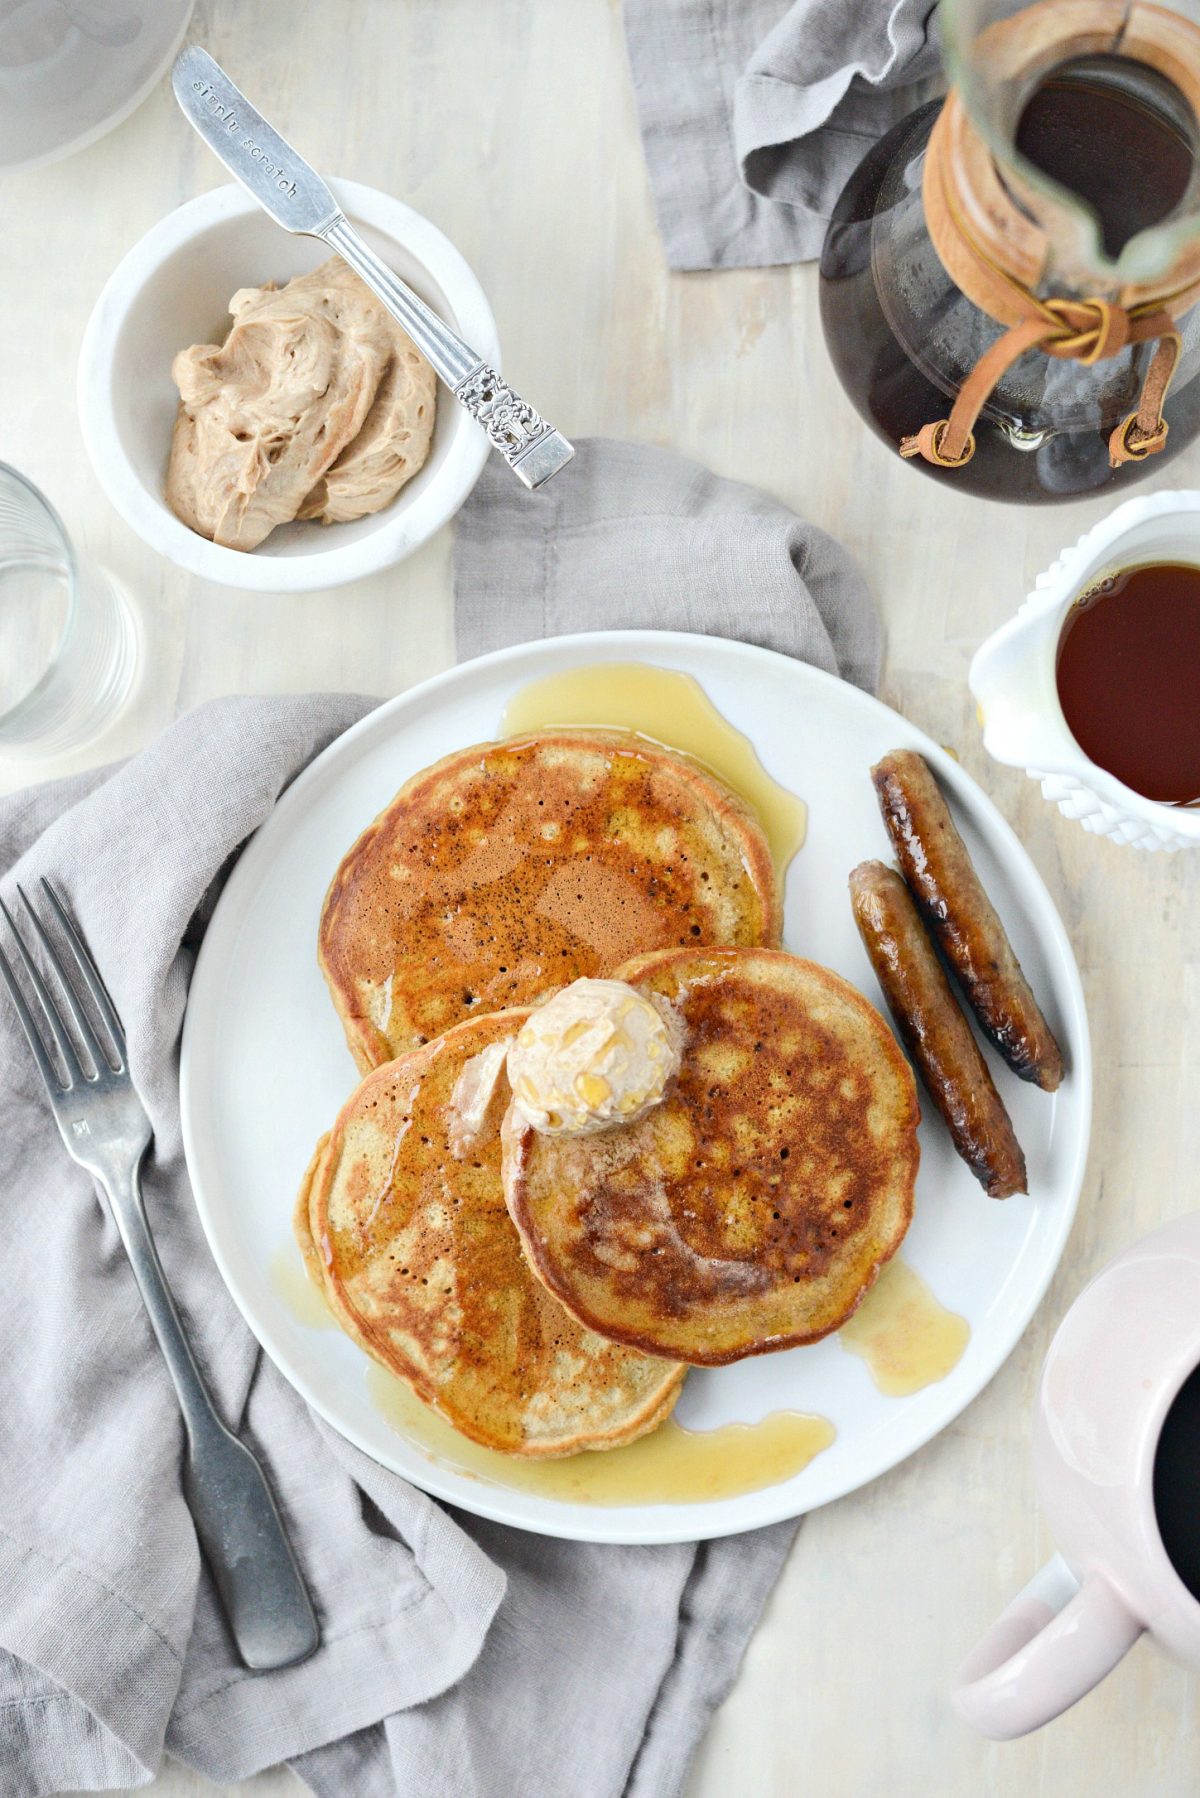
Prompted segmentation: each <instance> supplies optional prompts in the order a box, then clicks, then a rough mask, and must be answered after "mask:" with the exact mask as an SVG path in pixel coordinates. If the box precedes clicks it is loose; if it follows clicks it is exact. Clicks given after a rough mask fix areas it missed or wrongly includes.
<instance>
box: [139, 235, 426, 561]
mask: <svg viewBox="0 0 1200 1798" xmlns="http://www.w3.org/2000/svg"><path fill="white" fill-rule="evenodd" d="M229 311H230V315H231V316H232V318H233V328H232V330H231V331H230V333H229V335H228V337H227V338H226V339H225V342H224V343H223V344H212V343H208V344H194V345H193V346H192V347H191V348H190V349H187V350H182V351H181V352H180V353H179V355H178V356H176V358H175V360H174V362H173V364H172V366H171V374H172V377H173V379H174V381H175V385H176V386H177V387H178V389H179V400H180V404H179V412H178V415H177V417H176V421H175V433H174V437H173V440H172V444H171V459H170V464H169V467H168V470H167V485H166V497H167V502H168V504H169V505H170V507H171V509H172V510H173V511H174V512H175V513H176V514H177V516H178V517H180V518H181V519H182V520H183V522H184V523H185V524H187V525H190V526H191V528H192V530H194V531H198V532H199V533H200V535H201V536H202V537H208V538H211V540H212V541H213V542H214V543H220V544H223V545H224V546H225V547H227V548H229V549H244V550H249V549H254V548H256V547H257V545H258V544H260V543H262V542H263V540H264V539H265V538H266V537H267V536H269V535H270V533H271V532H272V531H273V530H274V529H275V527H276V526H277V525H280V524H287V523H290V522H291V521H292V520H293V519H297V518H302V519H316V520H319V521H320V522H321V523H322V524H336V523H343V522H346V521H348V520H350V519H354V518H362V517H365V516H366V515H367V514H368V513H372V512H378V511H381V510H382V508H383V507H384V506H386V505H388V504H390V502H391V501H392V500H393V499H394V498H395V496H396V494H397V493H398V492H399V491H400V489H401V487H403V486H404V484H405V482H406V481H409V480H411V479H412V477H413V475H414V474H416V472H417V470H418V469H419V468H420V467H421V466H422V465H423V463H424V462H425V460H426V457H427V456H428V454H429V445H430V439H431V436H432V433H433V421H434V413H435V409H436V378H435V376H434V373H433V370H432V369H431V368H430V366H429V364H428V362H426V360H425V358H424V357H423V356H422V355H421V354H420V352H419V351H418V350H417V349H416V348H415V347H414V346H413V344H412V342H411V341H410V340H409V338H408V337H407V336H406V334H405V333H404V331H402V330H401V328H400V326H399V325H398V324H397V323H396V321H395V319H393V318H392V316H391V314H390V313H389V312H387V311H386V310H385V308H384V307H383V306H382V305H380V303H379V301H378V300H377V299H376V298H375V296H374V294H373V293H372V292H371V291H370V289H369V288H368V287H367V286H366V285H365V284H364V283H363V282H362V281H361V280H360V279H359V277H358V276H357V275H356V274H355V273H354V271H353V269H351V268H349V267H348V266H347V265H346V264H345V263H344V262H343V261H342V260H341V259H340V257H334V258H333V259H332V260H331V261H329V262H325V263H322V265H321V267H320V268H318V269H314V270H313V272H312V273H311V274H308V275H299V276H297V278H296V279H295V280H293V281H289V282H288V283H287V285H286V287H276V286H275V284H274V283H273V282H268V283H267V285H266V286H265V287H243V288H240V289H239V290H238V292H237V293H235V294H234V296H233V298H232V299H231V300H230V302H229Z"/></svg>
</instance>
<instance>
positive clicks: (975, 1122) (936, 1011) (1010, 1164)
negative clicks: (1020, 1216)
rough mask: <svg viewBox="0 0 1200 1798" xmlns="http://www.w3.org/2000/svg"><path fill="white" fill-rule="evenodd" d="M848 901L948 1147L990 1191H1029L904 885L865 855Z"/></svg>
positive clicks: (975, 1047)
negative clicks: (943, 1123) (943, 1128)
mask: <svg viewBox="0 0 1200 1798" xmlns="http://www.w3.org/2000/svg"><path fill="white" fill-rule="evenodd" d="M850 903H851V905H852V906H853V907H854V921H855V923H856V924H857V925H858V932H859V935H860V936H861V937H862V940H863V944H864V947H865V948H866V951H867V954H868V955H869V956H870V958H871V966H872V967H873V968H874V970H875V974H876V977H877V978H878V981H879V984H880V986H881V987H882V988H883V996H884V998H885V999H886V1000H887V1002H888V1009H889V1010H890V1011H891V1014H892V1016H893V1018H894V1019H895V1020H896V1028H897V1029H898V1030H899V1032H900V1036H901V1039H902V1041H903V1043H904V1046H905V1048H906V1049H907V1050H908V1052H909V1054H910V1055H911V1057H912V1059H913V1061H914V1062H915V1063H916V1065H917V1068H918V1069H919V1071H920V1073H921V1077H922V1079H923V1080H924V1082H925V1085H926V1086H927V1087H928V1089H929V1092H930V1094H931V1096H932V1098H933V1102H934V1104H935V1105H936V1106H937V1108H938V1110H939V1111H940V1112H941V1114H942V1116H943V1118H944V1119H945V1120H946V1127H947V1129H948V1130H949V1132H950V1137H951V1140H952V1141H953V1143H954V1147H955V1148H956V1149H957V1151H958V1153H959V1154H960V1155H961V1156H962V1158H963V1160H964V1161H965V1162H966V1164H967V1166H968V1167H969V1168H970V1170H971V1172H972V1173H973V1174H974V1175H975V1178H976V1179H977V1180H978V1181H979V1183H980V1185H981V1186H982V1187H983V1190H984V1191H985V1192H986V1193H987V1194H988V1195H989V1196H990V1197H991V1198H993V1199H1007V1198H1008V1197H1010V1195H1011V1194H1012V1193H1014V1192H1025V1191H1027V1190H1028V1188H1027V1184H1026V1173H1025V1157H1024V1155H1023V1154H1022V1153H1021V1145H1020V1143H1019V1142H1018V1141H1017V1139H1016V1135H1015V1134H1014V1132H1013V1127H1012V1121H1011V1119H1010V1118H1009V1115H1008V1112H1007V1111H1006V1110H1005V1106H1004V1101H1003V1099H1002V1098H1001V1097H1000V1094H999V1093H998V1092H997V1091H996V1087H995V1084H994V1082H993V1080H992V1076H991V1075H990V1074H989V1072H988V1069H987V1063H986V1062H985V1061H984V1059H983V1055H982V1053H981V1052H980V1048H979V1044H978V1043H977V1042H976V1041H975V1038H974V1036H973V1035H972V1034H971V1026H970V1024H968V1022H967V1020H966V1017H965V1015H964V1014H963V1010H962V1007H961V1006H960V1005H959V1003H958V1000H957V999H956V998H955V997H954V994H953V993H952V992H951V990H950V982H949V981H948V980H947V978H946V973H945V970H944V968H943V967H942V964H941V962H940V961H939V960H938V958H937V953H936V951H935V950H934V947H933V944H932V943H931V942H930V940H929V937H928V935H927V934H926V931H925V926H924V925H923V924H922V922H921V919H920V917H919V915H918V913H917V908H916V906H915V905H914V904H913V901H912V895H911V894H910V892H909V890H908V888H907V887H906V886H905V884H904V882H903V881H902V880H901V878H900V876H899V875H898V874H896V873H895V872H893V870H892V869H891V868H885V867H884V865H883V863H882V862H863V863H862V864H861V865H860V866H859V867H857V868H855V870H854V872H853V873H852V874H851V876H850Z"/></svg>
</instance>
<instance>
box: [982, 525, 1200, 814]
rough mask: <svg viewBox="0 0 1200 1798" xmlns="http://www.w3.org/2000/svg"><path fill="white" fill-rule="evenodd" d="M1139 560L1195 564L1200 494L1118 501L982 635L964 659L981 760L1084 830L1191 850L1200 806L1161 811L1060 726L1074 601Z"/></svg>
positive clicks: (1199, 546)
mask: <svg viewBox="0 0 1200 1798" xmlns="http://www.w3.org/2000/svg"><path fill="white" fill-rule="evenodd" d="M1145 562H1185V563H1191V564H1193V565H1194V566H1196V567H1200V492H1195V491H1188V492H1181V493H1154V494H1149V495H1148V496H1147V497H1146V498H1144V499H1131V500H1126V502H1125V504H1124V505H1121V506H1118V507H1117V508H1116V510H1115V511H1113V512H1111V513H1110V514H1109V516H1108V517H1107V518H1104V519H1102V520H1101V522H1100V523H1099V524H1097V525H1095V526H1093V528H1092V529H1091V530H1090V531H1087V532H1086V533H1085V534H1084V535H1083V536H1082V537H1081V538H1080V539H1079V541H1078V543H1076V544H1075V546H1074V548H1073V549H1068V550H1065V551H1064V552H1063V554H1062V555H1061V556H1060V557H1059V559H1058V561H1057V562H1055V563H1054V564H1053V566H1052V567H1050V568H1047V569H1046V571H1045V573H1043V574H1039V576H1038V578H1037V582H1036V584H1035V586H1034V589H1033V592H1032V593H1031V594H1030V595H1029V597H1028V599H1027V600H1026V601H1025V604H1024V605H1023V606H1022V607H1021V609H1020V611H1019V612H1018V613H1017V615H1016V617H1015V618H1012V619H1010V620H1009V622H1008V623H1007V624H1005V625H1001V627H1000V629H999V630H998V631H996V632H995V633H994V635H992V636H991V637H989V638H988V639H987V641H986V643H984V644H982V646H981V647H980V648H979V649H978V650H977V651H976V653H975V658H974V660H973V661H972V663H971V674H970V681H971V691H972V693H973V694H974V695H975V698H976V700H977V701H978V704H979V711H980V718H981V721H982V724H983V742H984V747H985V748H986V750H987V752H988V754H989V755H991V756H994V757H995V759H996V760H997V761H998V762H1007V763H1008V764H1009V765H1010V766H1011V767H1015V768H1024V770H1025V772H1026V773H1027V774H1029V775H1030V776H1032V778H1033V779H1034V780H1039V781H1041V783H1042V792H1043V793H1044V794H1045V795H1046V798H1047V799H1049V800H1050V801H1052V803H1053V804H1055V805H1057V806H1058V808H1059V810H1060V811H1061V812H1062V813H1063V814H1064V816H1065V817H1068V818H1076V819H1078V821H1079V822H1080V823H1081V824H1082V825H1083V827H1084V829H1085V830H1092V831H1096V832H1098V833H1099V834H1100V835H1102V836H1109V837H1114V838H1115V839H1116V840H1117V842H1119V843H1134V844H1136V845H1137V846H1138V848H1140V849H1184V848H1188V847H1190V846H1192V845H1196V844H1200V807H1184V806H1175V805H1162V804H1160V803H1159V802H1158V801H1157V800H1154V799H1146V798H1145V797H1144V796H1143V795H1142V794H1141V793H1135V792H1134V790H1133V788H1132V787H1127V786H1125V785H1124V784H1123V783H1122V782H1121V781H1119V780H1118V779H1117V778H1116V776H1115V775H1112V774H1109V773H1108V771H1107V770H1106V769H1104V768H1100V767H1097V765H1096V763H1095V762H1093V761H1091V760H1090V759H1089V758H1088V757H1087V756H1086V755H1085V754H1084V753H1083V750H1082V749H1081V748H1080V747H1079V744H1078V743H1077V742H1076V741H1075V738H1074V737H1073V736H1072V735H1071V732H1070V730H1069V728H1068V726H1067V721H1066V719H1065V718H1064V716H1063V709H1062V705H1061V703H1060V702H1059V697H1058V685H1057V682H1056V680H1055V663H1056V661H1057V656H1058V642H1059V637H1060V635H1061V633H1062V627H1063V621H1064V619H1065V617H1066V614H1067V611H1068V610H1069V608H1070V606H1071V603H1072V601H1073V600H1075V599H1076V598H1078V596H1079V595H1080V594H1081V593H1083V592H1085V591H1086V590H1087V588H1089V587H1091V586H1093V585H1094V584H1095V583H1096V582H1097V581H1099V580H1102V579H1104V577H1105V576H1106V575H1109V574H1115V573H1116V572H1118V571H1119V570H1120V569H1125V568H1133V567H1136V566H1138V565H1139V564H1140V563H1145Z"/></svg>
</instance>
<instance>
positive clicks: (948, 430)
mask: <svg viewBox="0 0 1200 1798" xmlns="http://www.w3.org/2000/svg"><path fill="white" fill-rule="evenodd" d="M955 106H956V97H955V95H954V94H953V93H951V94H950V96H949V97H948V99H947V102H946V109H945V110H944V112H943V114H942V117H940V118H939V120H938V123H937V125H936V126H935V128H934V131H933V135H932V137H931V138H930V141H929V147H928V151H927V157H926V165H925V175H924V183H923V197H924V202H925V215H926V221H927V224H928V227H929V234H930V237H931V239H932V241H933V244H934V247H935V249H936V250H937V253H938V255H939V257H940V259H941V261H942V263H943V265H944V267H945V268H946V271H947V273H948V274H949V276H950V278H951V279H952V280H953V281H954V282H955V284H956V285H957V286H958V287H959V288H960V289H961V290H962V291H963V292H964V293H965V294H966V295H967V298H968V299H970V300H971V301H972V302H973V304H975V305H976V306H978V307H979V308H980V310H981V311H983V312H985V313H987V314H988V316H989V317H992V318H994V319H996V320H997V322H998V323H1000V324H1004V325H1007V326H1008V329H1007V330H1005V331H1004V332H1002V333H1001V335H1000V336H999V337H998V338H997V339H996V341H995V342H994V343H992V344H991V345H990V346H989V347H988V348H987V349H986V350H985V351H984V353H983V355H982V356H980V358H979V360H978V361H977V362H976V363H975V366H974V367H973V368H972V369H971V372H970V373H969V374H968V375H967V377H966V379H965V380H964V381H963V383H962V386H961V387H960V388H959V391H958V396H957V398H956V399H955V401H954V404H953V406H952V407H951V409H950V416H949V418H939V419H935V420H933V421H932V422H931V423H929V424H926V425H923V426H922V427H921V429H920V430H919V431H917V432H915V433H913V434H912V435H911V436H907V437H904V438H902V439H901V442H900V454H901V455H902V456H904V457H912V456H921V457H923V458H924V460H925V461H926V462H932V463H934V464H935V465H936V466H937V467H939V468H961V467H962V466H963V465H964V464H965V463H967V462H969V461H970V460H971V457H972V456H973V455H974V453H975V435H974V426H975V423H976V420H977V419H978V417H979V415H980V413H981V412H982V411H983V408H984V406H986V404H987V402H988V399H989V398H990V396H991V393H992V390H993V388H994V387H995V386H996V384H997V382H998V381H1000V380H1002V379H1003V377H1004V375H1005V374H1007V372H1008V370H1009V369H1010V368H1011V367H1012V365H1013V363H1014V362H1016V361H1017V360H1018V358H1019V357H1021V356H1023V355H1025V354H1026V353H1027V352H1028V351H1029V350H1033V349H1040V350H1042V351H1043V352H1044V353H1045V354H1046V355H1048V356H1057V357H1060V358H1062V359H1064V360H1071V361H1076V362H1079V363H1081V364H1083V365H1084V366H1085V367H1090V366H1092V365H1093V364H1094V363H1097V362H1102V361H1105V360H1106V359H1107V358H1108V357H1110V356H1117V355H1119V354H1120V353H1121V351H1122V350H1124V349H1126V348H1127V347H1128V346H1129V345H1130V344H1138V343H1151V342H1154V343H1156V344H1157V347H1156V349H1155V351H1154V354H1153V356H1152V357H1151V358H1150V366H1149V368H1148V369H1147V370H1146V375H1145V379H1144V380H1143V382H1142V390H1141V395H1140V397H1139V400H1138V405H1137V409H1136V410H1135V411H1133V412H1130V413H1129V414H1128V416H1127V417H1125V418H1124V419H1122V421H1121V423H1120V424H1119V425H1117V427H1116V429H1115V430H1114V431H1113V432H1112V433H1111V434H1110V436H1109V439H1108V456H1109V462H1110V464H1111V465H1112V467H1114V468H1117V467H1119V466H1120V465H1121V464H1122V463H1124V462H1134V461H1142V460H1144V458H1145V457H1147V456H1152V455H1154V454H1156V453H1157V451H1159V450H1161V449H1162V447H1163V445H1164V443H1165V442H1166V439H1167V422H1166V420H1165V419H1164V417H1163V415H1162V408H1163V403H1164V401H1165V399H1166V395H1167V389H1168V387H1169V386H1170V383H1171V377H1172V375H1173V374H1174V373H1175V369H1176V366H1177V365H1178V362H1179V358H1180V354H1181V350H1182V343H1181V340H1180V336H1179V332H1178V331H1177V330H1176V328H1175V319H1176V318H1177V317H1178V316H1179V315H1180V314H1181V313H1183V312H1186V311H1187V310H1188V308H1189V307H1190V306H1192V305H1193V304H1194V303H1195V301H1196V300H1197V298H1200V280H1198V279H1192V280H1191V281H1189V282H1187V284H1186V285H1184V286H1181V287H1178V288H1176V289H1175V290H1174V291H1173V292H1168V293H1165V294H1164V293H1162V292H1158V293H1152V294H1149V295H1147V296H1146V297H1144V298H1143V297H1138V295H1137V289H1136V288H1134V287H1127V288H1125V289H1124V290H1123V298H1124V301H1125V303H1124V304H1118V303H1116V302H1115V301H1111V300H1104V299H1096V298H1079V299H1074V298H1056V299H1044V298H1042V297H1041V296H1040V295H1038V294H1036V293H1034V292H1033V291H1032V289H1031V288H1030V287H1029V286H1028V285H1026V283H1025V282H1023V281H1022V280H1021V279H1020V278H1019V277H1018V276H1017V275H1016V274H1014V273H1013V272H1012V271H1011V270H1009V269H1007V268H1005V267H1004V266H1003V263H1002V262H1001V261H1000V260H998V259H997V258H996V257H995V256H992V255H989V254H988V252H987V251H985V250H984V249H983V248H982V246H981V245H980V244H979V243H978V241H977V240H976V239H975V238H974V236H973V235H972V233H971V231H970V229H969V227H968V226H967V224H966V221H965V220H964V218H963V217H962V213H961V211H960V209H959V207H958V206H957V205H956V203H955V199H954V195H953V188H952V185H951V184H950V183H949V182H948V181H947V178H946V176H947V170H946V156H947V139H948V132H947V131H944V130H943V129H942V127H943V125H944V124H945V123H946V114H947V112H952V111H953V109H954V108H955ZM954 123H955V124H958V125H959V128H960V129H961V122H960V120H958V119H955V120H954Z"/></svg>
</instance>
